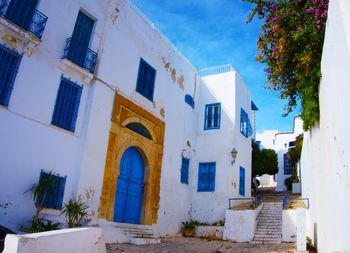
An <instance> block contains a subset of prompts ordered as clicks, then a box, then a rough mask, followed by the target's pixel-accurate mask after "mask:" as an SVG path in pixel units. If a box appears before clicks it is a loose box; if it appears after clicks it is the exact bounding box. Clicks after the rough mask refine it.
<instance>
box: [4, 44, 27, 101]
mask: <svg viewBox="0 0 350 253" xmlns="http://www.w3.org/2000/svg"><path fill="white" fill-rule="evenodd" d="M21 59H22V56H21V55H19V54H17V53H16V52H14V51H12V50H10V49H8V48H6V47H4V46H2V45H0V105H4V106H8V104H9V101H10V96H11V93H12V89H13V84H14V82H15V78H16V75H17V71H18V67H19V64H20V62H21Z"/></svg>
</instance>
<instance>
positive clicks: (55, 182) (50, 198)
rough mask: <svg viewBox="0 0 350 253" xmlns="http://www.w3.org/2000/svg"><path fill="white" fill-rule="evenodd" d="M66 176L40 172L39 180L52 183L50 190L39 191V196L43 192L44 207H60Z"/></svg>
mask: <svg viewBox="0 0 350 253" xmlns="http://www.w3.org/2000/svg"><path fill="white" fill-rule="evenodd" d="M66 179H67V177H61V176H59V175H55V174H53V173H52V172H45V171H43V170H42V171H41V172H40V178H39V181H40V182H42V181H45V182H49V183H50V184H51V185H52V190H51V191H47V192H46V193H45V192H41V197H43V196H44V194H45V199H44V203H43V205H44V207H46V208H53V209H61V208H62V203H63V195H64V188H65V185H66Z"/></svg>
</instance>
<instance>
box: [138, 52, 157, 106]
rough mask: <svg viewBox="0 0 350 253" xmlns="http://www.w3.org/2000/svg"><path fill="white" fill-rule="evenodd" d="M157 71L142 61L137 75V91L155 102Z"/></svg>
mask: <svg viewBox="0 0 350 253" xmlns="http://www.w3.org/2000/svg"><path fill="white" fill-rule="evenodd" d="M155 80H156V70H155V69H154V68H153V67H152V66H151V65H149V64H148V63H147V62H146V61H145V60H144V59H142V58H141V59H140V65H139V72H138V75H137V82H136V91H137V92H138V93H140V94H141V95H143V96H144V97H146V98H147V99H148V100H150V101H153V95H154V85H155Z"/></svg>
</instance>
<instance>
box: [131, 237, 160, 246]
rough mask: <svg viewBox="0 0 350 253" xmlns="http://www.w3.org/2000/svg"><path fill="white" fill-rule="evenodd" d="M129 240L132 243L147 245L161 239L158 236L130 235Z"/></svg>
mask: <svg viewBox="0 0 350 253" xmlns="http://www.w3.org/2000/svg"><path fill="white" fill-rule="evenodd" d="M129 242H130V244H134V245H148V244H156V243H160V242H161V240H160V239H159V238H144V237H131V238H130V241H129Z"/></svg>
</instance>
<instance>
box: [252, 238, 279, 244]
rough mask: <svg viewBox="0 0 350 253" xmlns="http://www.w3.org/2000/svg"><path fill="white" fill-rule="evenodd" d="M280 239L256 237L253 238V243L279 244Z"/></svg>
mask: <svg viewBox="0 0 350 253" xmlns="http://www.w3.org/2000/svg"><path fill="white" fill-rule="evenodd" d="M281 242H282V241H281V240H275V239H273V240H265V239H263V240H260V239H257V240H254V241H253V243H256V244H280V243H281Z"/></svg>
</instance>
